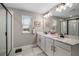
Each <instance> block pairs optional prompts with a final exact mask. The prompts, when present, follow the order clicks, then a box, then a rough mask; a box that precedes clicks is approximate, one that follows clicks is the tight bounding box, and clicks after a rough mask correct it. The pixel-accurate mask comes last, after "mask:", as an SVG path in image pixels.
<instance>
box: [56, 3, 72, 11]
mask: <svg viewBox="0 0 79 59" xmlns="http://www.w3.org/2000/svg"><path fill="white" fill-rule="evenodd" d="M67 7H70V8H71V7H72V4H71V3H61V5H59V6H57V8H56V11H58V12H61V11H62V10H66V8H67Z"/></svg>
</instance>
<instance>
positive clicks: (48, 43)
mask: <svg viewBox="0 0 79 59" xmlns="http://www.w3.org/2000/svg"><path fill="white" fill-rule="evenodd" d="M45 52H46V54H47V55H48V56H53V40H52V39H50V38H46V50H45Z"/></svg>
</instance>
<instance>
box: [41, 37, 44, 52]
mask: <svg viewBox="0 0 79 59" xmlns="http://www.w3.org/2000/svg"><path fill="white" fill-rule="evenodd" d="M41 49H42V50H43V51H45V37H44V36H41Z"/></svg>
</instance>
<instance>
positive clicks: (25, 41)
mask: <svg viewBox="0 0 79 59" xmlns="http://www.w3.org/2000/svg"><path fill="white" fill-rule="evenodd" d="M22 15H26V16H31V18H32V24H31V25H32V28H33V27H34V24H33V22H34V20H38V21H39V20H41V22H42V20H43V18H42V16H41V15H39V14H36V13H33V12H29V11H24V10H17V9H13V47H14V48H16V47H20V46H25V45H29V44H34V43H35V41H36V39H35V35H34V34H32V33H26V34H24V33H22V18H21V16H22ZM37 31H43V24H42V23H41V27H39V28H38V29H37Z"/></svg>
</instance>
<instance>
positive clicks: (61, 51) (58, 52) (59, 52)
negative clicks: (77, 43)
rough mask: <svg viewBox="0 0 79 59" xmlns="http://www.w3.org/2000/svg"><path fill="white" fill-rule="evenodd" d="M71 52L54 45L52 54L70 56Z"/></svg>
mask: <svg viewBox="0 0 79 59" xmlns="http://www.w3.org/2000/svg"><path fill="white" fill-rule="evenodd" d="M70 55H71V52H69V51H66V50H65V49H63V48H61V47H59V46H55V51H54V56H70Z"/></svg>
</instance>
